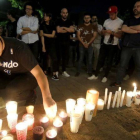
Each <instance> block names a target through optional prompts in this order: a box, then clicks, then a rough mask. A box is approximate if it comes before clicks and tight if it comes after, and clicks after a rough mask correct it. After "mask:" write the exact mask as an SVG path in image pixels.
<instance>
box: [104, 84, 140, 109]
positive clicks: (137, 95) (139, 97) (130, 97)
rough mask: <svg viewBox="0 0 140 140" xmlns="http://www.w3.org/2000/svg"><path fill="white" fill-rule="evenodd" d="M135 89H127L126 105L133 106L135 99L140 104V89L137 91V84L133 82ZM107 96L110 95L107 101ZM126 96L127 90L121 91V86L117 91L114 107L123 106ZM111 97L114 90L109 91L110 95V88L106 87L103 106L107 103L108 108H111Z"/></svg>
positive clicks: (136, 103)
mask: <svg viewBox="0 0 140 140" xmlns="http://www.w3.org/2000/svg"><path fill="white" fill-rule="evenodd" d="M133 86H134V90H133V91H127V93H126V106H127V107H131V104H132V102H133V101H135V105H139V104H140V91H137V86H136V83H133ZM107 97H108V102H107ZM124 97H125V90H123V92H121V87H119V89H118V91H116V92H115V95H114V99H113V103H112V108H114V107H115V105H116V107H117V108H119V107H122V106H123V102H124ZM111 98H112V92H110V93H109V95H108V89H107V88H106V89H105V96H104V101H103V100H102V106H104V104H107V109H109V108H110V104H111Z"/></svg>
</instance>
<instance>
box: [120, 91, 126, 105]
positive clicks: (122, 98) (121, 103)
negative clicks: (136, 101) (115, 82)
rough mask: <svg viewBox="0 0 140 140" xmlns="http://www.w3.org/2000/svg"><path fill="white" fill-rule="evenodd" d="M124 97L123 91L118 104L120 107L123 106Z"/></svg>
mask: <svg viewBox="0 0 140 140" xmlns="http://www.w3.org/2000/svg"><path fill="white" fill-rule="evenodd" d="M124 96H125V90H123V93H122V97H121V102H120V107H122V106H123V100H124Z"/></svg>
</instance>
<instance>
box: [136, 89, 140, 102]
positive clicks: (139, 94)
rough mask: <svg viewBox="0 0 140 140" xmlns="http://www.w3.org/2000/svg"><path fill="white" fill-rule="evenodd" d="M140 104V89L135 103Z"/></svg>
mask: <svg viewBox="0 0 140 140" xmlns="http://www.w3.org/2000/svg"><path fill="white" fill-rule="evenodd" d="M139 104H140V91H137V92H136V98H135V105H139Z"/></svg>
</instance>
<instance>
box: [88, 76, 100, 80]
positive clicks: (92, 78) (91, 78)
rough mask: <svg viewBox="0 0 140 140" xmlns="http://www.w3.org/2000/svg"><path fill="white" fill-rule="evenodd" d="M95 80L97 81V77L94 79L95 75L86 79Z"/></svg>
mask: <svg viewBox="0 0 140 140" xmlns="http://www.w3.org/2000/svg"><path fill="white" fill-rule="evenodd" d="M96 79H98V76H97V77H96V76H95V75H92V76H90V77H88V80H96Z"/></svg>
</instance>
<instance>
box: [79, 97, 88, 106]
mask: <svg viewBox="0 0 140 140" xmlns="http://www.w3.org/2000/svg"><path fill="white" fill-rule="evenodd" d="M77 105H80V106H85V105H86V99H85V98H78V99H77Z"/></svg>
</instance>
